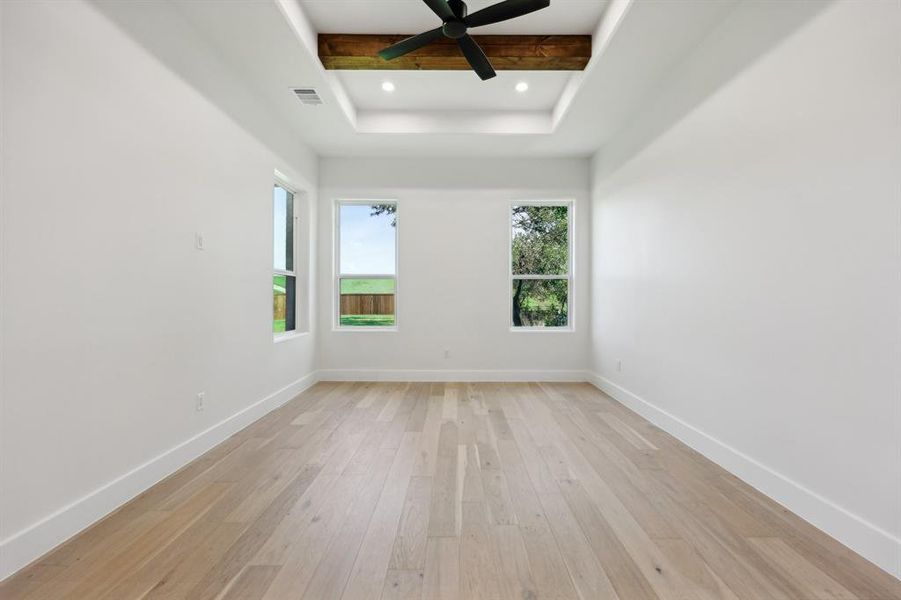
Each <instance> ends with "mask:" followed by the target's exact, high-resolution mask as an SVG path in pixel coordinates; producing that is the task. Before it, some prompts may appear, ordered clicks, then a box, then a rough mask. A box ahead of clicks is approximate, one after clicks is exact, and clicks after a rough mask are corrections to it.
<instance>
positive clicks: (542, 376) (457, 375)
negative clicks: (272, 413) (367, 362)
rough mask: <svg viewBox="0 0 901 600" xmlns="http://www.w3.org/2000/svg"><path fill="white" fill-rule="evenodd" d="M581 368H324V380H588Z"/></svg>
mask: <svg viewBox="0 0 901 600" xmlns="http://www.w3.org/2000/svg"><path fill="white" fill-rule="evenodd" d="M585 378H586V373H585V371H581V370H572V371H566V370H559V371H556V370H547V371H533V370H449V369H436V370H431V371H430V370H419V369H324V370H320V371H319V380H320V381H448V382H460V381H585Z"/></svg>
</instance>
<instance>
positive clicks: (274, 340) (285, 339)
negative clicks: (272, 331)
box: [272, 331, 310, 344]
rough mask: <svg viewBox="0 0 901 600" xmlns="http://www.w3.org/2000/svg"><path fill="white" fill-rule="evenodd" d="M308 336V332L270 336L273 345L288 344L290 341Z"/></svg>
mask: <svg viewBox="0 0 901 600" xmlns="http://www.w3.org/2000/svg"><path fill="white" fill-rule="evenodd" d="M308 335H310V332H309V331H292V332H291V333H280V334H278V335H273V336H272V343H273V344H281V343H282V342H289V341H291V340H294V339H297V338H301V337H305V336H308Z"/></svg>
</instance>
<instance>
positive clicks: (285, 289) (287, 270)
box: [272, 183, 297, 335]
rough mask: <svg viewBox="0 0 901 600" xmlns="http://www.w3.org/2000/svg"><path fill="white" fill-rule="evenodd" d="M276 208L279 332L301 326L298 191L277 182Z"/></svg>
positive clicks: (274, 327) (274, 301)
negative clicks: (298, 297) (298, 319)
mask: <svg viewBox="0 0 901 600" xmlns="http://www.w3.org/2000/svg"><path fill="white" fill-rule="evenodd" d="M272 209H273V210H272V214H273V219H274V228H273V240H274V243H273V264H272V306H273V310H272V331H273V332H274V333H275V334H276V335H277V334H280V333H288V332H293V331H296V329H297V319H296V315H297V273H296V271H295V269H296V268H297V254H296V251H297V249H296V246H297V244H296V234H295V230H296V222H295V219H296V218H297V217H296V203H295V198H294V192H293V191H291V190H289V189H288V188H286V187H284V186H283V185H281V184H278V183H276V184H275V187H274V188H273V194H272Z"/></svg>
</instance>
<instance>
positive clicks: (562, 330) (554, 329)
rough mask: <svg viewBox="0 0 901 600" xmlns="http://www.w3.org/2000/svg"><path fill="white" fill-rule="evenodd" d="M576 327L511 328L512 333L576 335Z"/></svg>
mask: <svg viewBox="0 0 901 600" xmlns="http://www.w3.org/2000/svg"><path fill="white" fill-rule="evenodd" d="M575 331H576V329H575V328H574V327H511V328H510V332H511V333H575Z"/></svg>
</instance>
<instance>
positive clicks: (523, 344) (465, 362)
mask: <svg viewBox="0 0 901 600" xmlns="http://www.w3.org/2000/svg"><path fill="white" fill-rule="evenodd" d="M319 197H320V206H319V227H320V245H319V256H320V260H319V273H320V280H319V289H320V298H319V301H320V305H321V306H322V310H321V311H320V316H319V323H320V330H321V332H322V334H321V336H320V367H321V368H322V369H323V371H322V376H323V377H327V378H335V377H351V378H359V377H363V378H395V379H411V378H416V379H482V378H501V379H510V378H520V377H522V378H527V379H535V378H571V377H579V378H581V377H582V374H583V370H584V369H585V367H586V365H587V362H586V360H587V354H588V331H589V311H588V289H589V285H588V280H587V278H588V264H587V259H588V224H589V215H588V210H587V208H588V207H587V197H588V161H587V160H584V159H549V160H542V161H538V160H479V161H476V160H464V159H444V160H438V159H435V160H433V159H429V160H422V159H407V158H404V159H383V160H373V159H334V158H329V159H323V160H322V161H321V164H320V194H319ZM368 198H380V199H396V200H397V201H398V203H399V205H398V216H399V219H398V247H399V250H398V252H399V254H398V262H399V268H398V278H399V283H398V298H397V305H398V330H397V331H396V332H356V331H354V332H348V331H333V326H332V325H333V321H334V318H333V312H332V310H333V308H334V306H335V299H334V298H332V290H333V289H334V286H333V280H332V277H333V276H334V268H333V256H334V254H333V247H332V246H333V238H332V234H333V231H334V221H333V219H334V211H333V206H334V203H335V201H336V200H338V199H368ZM529 199H549V200H559V199H567V200H574V201H575V244H576V253H575V257H574V258H575V290H574V291H575V302H574V306H573V307H572V309H573V310H574V314H573V318H574V323H575V330H574V331H573V332H568V333H562V332H556V333H548V332H542V333H524V332H511V331H510V328H509V318H510V317H509V310H510V307H509V297H510V287H509V286H510V282H509V281H508V265H507V261H508V260H509V258H508V253H509V249H508V248H507V244H508V232H507V228H508V226H509V225H508V223H509V215H508V211H509V209H510V202H511V201H512V200H529ZM445 349H448V350H449V351H450V358H447V359H446V358H444V350H445ZM370 369H380V370H383V371H381V372H370V371H368V370H370ZM385 371H387V372H385ZM523 371H527V373H522V372H523Z"/></svg>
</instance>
